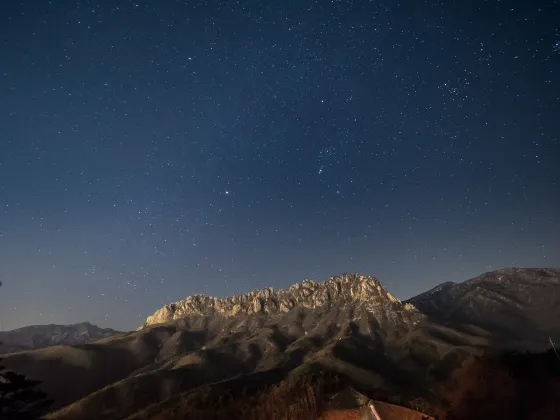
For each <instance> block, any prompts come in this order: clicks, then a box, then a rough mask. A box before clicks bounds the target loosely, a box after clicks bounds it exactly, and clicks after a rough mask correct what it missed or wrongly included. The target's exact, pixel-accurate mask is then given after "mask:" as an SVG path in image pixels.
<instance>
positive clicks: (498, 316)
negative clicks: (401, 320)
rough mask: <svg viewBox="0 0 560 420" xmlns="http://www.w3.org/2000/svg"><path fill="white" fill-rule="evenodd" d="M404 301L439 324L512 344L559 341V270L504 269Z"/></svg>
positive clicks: (447, 285) (449, 284) (445, 284)
mask: <svg viewBox="0 0 560 420" xmlns="http://www.w3.org/2000/svg"><path fill="white" fill-rule="evenodd" d="M406 302H407V303H409V304H412V305H414V306H415V307H416V308H417V309H418V310H420V311H421V312H422V313H424V314H426V315H429V316H430V317H432V318H434V319H436V320H437V321H439V322H442V323H445V324H451V325H455V326H458V325H472V326H476V327H480V328H483V329H485V330H487V331H489V332H491V333H492V335H493V336H494V337H495V338H496V339H498V338H500V339H503V340H504V342H508V343H515V342H519V341H542V342H546V341H548V337H549V336H550V337H557V338H558V339H560V323H559V322H558V320H559V319H560V269H555V268H540V269H530V268H506V269H503V270H498V271H492V272H488V273H484V274H482V275H480V276H478V277H475V278H473V279H470V280H467V281H465V282H463V283H459V284H456V283H449V282H447V283H443V284H441V285H439V286H436V287H435V288H433V289H431V290H429V291H427V292H424V293H422V294H420V295H418V296H416V297H414V298H412V299H409V300H408V301H406Z"/></svg>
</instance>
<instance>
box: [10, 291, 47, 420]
mask: <svg viewBox="0 0 560 420" xmlns="http://www.w3.org/2000/svg"><path fill="white" fill-rule="evenodd" d="M1 285H2V282H0V286H1ZM1 360H2V359H0V361H1ZM39 383H40V382H38V381H33V380H31V379H29V378H27V377H26V376H25V375H21V374H19V373H15V372H12V371H9V370H7V369H6V368H5V367H4V366H1V365H0V419H2V420H34V419H39V418H40V417H41V413H42V412H44V410H45V409H46V408H47V407H48V406H49V405H50V404H51V403H52V401H51V400H48V399H47V394H45V393H44V392H43V391H41V390H40V389H39V388H37V385H39Z"/></svg>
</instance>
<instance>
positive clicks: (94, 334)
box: [0, 322, 119, 354]
mask: <svg viewBox="0 0 560 420" xmlns="http://www.w3.org/2000/svg"><path fill="white" fill-rule="evenodd" d="M114 334H119V332H118V331H115V330H112V329H110V328H99V327H98V326H96V325H92V324H90V323H89V322H81V323H78V324H73V325H54V324H49V325H32V326H29V327H23V328H18V329H15V330H11V331H1V332H0V354H5V353H14V352H18V351H23V350H34V349H39V348H42V347H48V346H55V345H59V344H63V345H73V344H83V343H88V342H90V341H95V340H99V339H100V338H105V337H109V336H111V335H114Z"/></svg>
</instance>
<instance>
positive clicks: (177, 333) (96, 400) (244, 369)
mask: <svg viewBox="0 0 560 420" xmlns="http://www.w3.org/2000/svg"><path fill="white" fill-rule="evenodd" d="M559 293H560V270H559V269H552V268H547V269H521V268H507V269H503V270H498V271H494V272H490V273H485V274H483V275H481V276H479V277H476V278H474V279H471V280H467V281H465V282H463V283H457V284H456V283H443V284H441V285H439V286H437V287H435V288H433V289H431V290H429V291H427V292H425V293H422V294H420V295H418V296H416V297H414V298H412V299H409V300H407V301H404V302H402V301H400V300H399V299H397V298H395V297H394V296H392V295H391V294H390V293H389V292H388V291H387V289H386V288H385V287H384V286H383V284H382V283H381V282H379V281H378V280H377V279H376V278H374V277H369V276H361V275H358V274H343V275H339V276H334V277H331V278H330V279H328V280H327V281H325V282H315V281H310V280H305V281H303V282H301V283H298V284H294V285H293V286H291V287H290V288H288V289H286V290H278V291H274V290H273V289H271V288H267V289H263V290H260V291H254V292H251V293H248V294H245V295H239V296H232V297H228V298H213V297H209V296H205V295H195V296H190V297H188V298H186V299H184V300H181V301H178V302H176V303H173V304H168V305H165V306H164V307H163V308H161V309H159V310H158V311H156V312H155V313H154V314H153V315H151V316H149V317H148V318H147V319H146V321H145V323H144V324H143V325H142V326H141V327H139V329H138V330H137V331H132V332H125V333H116V332H114V331H112V330H110V331H108V332H106V333H103V334H105V335H106V336H105V337H103V338H101V339H100V340H97V341H95V342H92V343H85V344H75V343H72V342H71V341H60V343H61V344H72V345H55V346H50V347H46V348H42V349H36V350H26V351H20V352H18V353H13V354H9V355H6V356H5V358H4V360H3V364H5V365H6V366H8V367H9V368H10V369H13V370H14V371H17V372H21V373H23V374H25V375H27V376H29V377H31V378H33V379H37V380H39V381H41V382H42V384H41V387H42V388H43V390H44V391H46V392H47V393H48V395H49V396H50V397H51V398H53V399H54V401H55V404H54V406H53V407H52V408H53V412H52V413H50V414H49V416H48V418H50V419H84V420H85V419H123V418H130V419H147V418H150V419H163V418H176V417H173V416H170V415H168V416H167V417H165V416H163V414H162V413H164V412H165V413H175V415H176V414H177V413H180V412H183V413H185V412H186V413H194V412H195V411H193V410H194V408H192V407H197V408H196V409H197V410H199V409H200V410H201V409H202V408H200V407H204V406H205V405H206V406H208V405H209V406H212V404H214V402H213V401H222V402H223V400H222V398H224V397H223V395H225V394H228V395H234V394H235V395H237V394H236V393H239V392H242V394H240V395H237V396H236V397H235V398H236V399H237V400H240V399H242V398H253V397H252V395H256V394H255V393H256V392H257V391H259V390H261V391H262V390H264V389H275V390H276V391H274V392H280V391H278V388H274V387H278V384H280V383H287V384H293V383H294V381H295V383H298V382H297V381H298V380H299V378H308V377H309V376H310V375H311V376H313V377H315V376H314V375H317V374H320V375H333V376H336V377H337V378H344V381H346V382H347V383H348V384H351V386H352V389H354V390H360V392H361V393H363V394H364V395H368V396H369V397H370V398H373V397H374V396H375V398H377V399H381V400H384V401H386V402H390V400H391V398H393V399H394V398H395V396H397V397H398V398H397V399H398V400H399V401H401V402H403V401H404V402H407V404H408V403H409V402H410V401H412V400H414V399H418V398H421V399H423V400H425V401H435V400H436V399H437V394H438V390H439V389H440V388H439V386H440V385H441V383H444V382H445V381H446V380H447V379H448V378H449V376H450V374H451V373H452V372H453V371H454V370H455V369H456V368H457V367H459V366H461V363H462V362H463V361H464V360H465V358H467V357H469V356H472V355H479V354H482V353H483V352H484V351H486V350H487V349H500V350H507V349H516V350H538V351H544V350H546V349H547V348H548V347H549V340H551V339H554V338H555V337H560V324H559V323H558V322H556V320H557V319H559V316H560V300H559V299H558V297H559ZM88 325H89V324H88ZM29 328H33V327H29ZM37 328H45V327H37ZM29 331H32V330H29ZM100 331H105V330H100ZM4 334H6V333H4ZM49 334H50V332H49V333H48V334H44V335H45V336H48V335H49ZM89 334H90V336H89V337H91V338H94V335H95V334H92V333H89ZM60 335H61V334H58V335H56V334H54V335H53V336H60ZM62 335H63V334H62ZM70 336H71V337H73V338H76V337H82V335H80V334H71V335H70ZM2 340H4V339H3V338H0V341H2ZM22 342H26V343H33V346H36V345H37V344H35V343H39V341H33V340H27V341H26V340H23V341H22ZM50 344H54V342H53V340H52V339H51V340H50V341H48V340H47V345H50ZM337 380H338V379H337ZM286 386H288V385H286ZM289 386H292V385H289ZM270 392H272V391H270ZM255 398H256V397H255ZM251 401H253V400H251ZM188 404H191V405H189V407H190V408H189V410H190V411H189V410H187V411H185V410H186V408H185V407H186V405H188ZM408 405H409V406H410V404H408ZM181 407H182V408H181ZM214 408H215V407H214ZM181 410H183V411H181ZM193 416H194V414H193ZM177 418H179V417H177ZM180 418H191V417H188V416H187V417H184V416H183V417H180ZM192 418H195V417H192ZM196 418H203V416H202V415H199V416H198V417H196ZM208 418H218V417H208ZM223 418H228V417H227V416H226V417H223ZM232 418H233V417H232ZM247 418H249V417H247ZM269 418H270V419H272V418H276V417H269ZM277 418H281V417H277Z"/></svg>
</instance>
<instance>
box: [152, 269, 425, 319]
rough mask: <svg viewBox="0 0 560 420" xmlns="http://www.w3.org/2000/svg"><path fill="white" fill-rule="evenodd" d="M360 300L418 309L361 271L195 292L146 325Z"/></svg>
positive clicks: (165, 307)
mask: <svg viewBox="0 0 560 420" xmlns="http://www.w3.org/2000/svg"><path fill="white" fill-rule="evenodd" d="M350 302H359V303H362V304H365V305H367V306H369V307H370V308H371V309H372V310H373V309H374V308H375V307H376V306H380V305H384V306H386V307H390V308H391V309H394V310H400V309H403V310H407V311H415V310H416V309H415V308H414V306H413V305H412V304H410V303H407V304H403V303H402V302H401V301H400V300H399V299H397V298H396V297H394V296H393V295H391V294H390V293H389V292H388V291H387V289H385V287H384V286H383V285H382V284H381V283H380V282H379V281H378V280H377V279H376V278H375V277H368V276H360V275H358V274H348V273H347V274H343V275H340V276H334V277H331V278H330V279H329V280H327V281H326V282H315V281H312V280H304V281H303V282H301V283H298V284H294V285H292V286H291V287H290V288H289V289H283V290H278V291H274V290H273V289H272V288H270V287H269V288H266V289H263V290H257V291H252V292H250V293H247V294H245V295H237V296H231V297H226V298H215V297H210V296H207V295H193V296H189V297H187V298H186V299H184V300H181V301H179V302H175V303H172V304H168V305H165V306H164V307H163V308H161V309H159V310H158V311H156V312H155V313H154V314H153V315H151V316H149V317H148V318H147V319H146V322H145V323H144V326H149V325H154V324H161V323H165V322H169V321H173V320H176V319H180V318H185V317H189V316H210V315H221V316H223V317H226V318H230V317H234V316H238V315H250V314H257V313H265V314H277V313H286V312H288V311H290V310H292V309H293V308H296V307H299V308H306V309H316V308H320V307H324V306H328V305H331V304H333V303H350Z"/></svg>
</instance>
